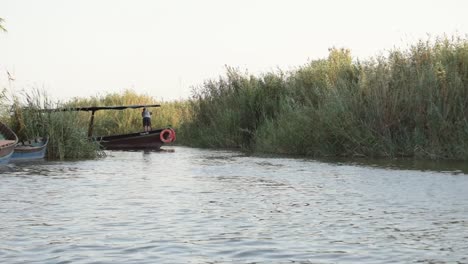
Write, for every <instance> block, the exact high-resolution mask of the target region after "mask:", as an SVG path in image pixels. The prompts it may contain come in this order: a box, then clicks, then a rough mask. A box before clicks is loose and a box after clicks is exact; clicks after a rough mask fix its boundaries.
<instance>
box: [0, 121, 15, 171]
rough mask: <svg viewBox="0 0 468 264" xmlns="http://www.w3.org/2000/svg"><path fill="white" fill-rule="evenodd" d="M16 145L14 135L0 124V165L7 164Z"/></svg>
mask: <svg viewBox="0 0 468 264" xmlns="http://www.w3.org/2000/svg"><path fill="white" fill-rule="evenodd" d="M17 143H18V137H17V136H16V134H15V133H14V132H13V131H12V130H11V129H10V128H9V127H8V126H6V125H5V124H3V123H1V122H0V165H4V164H7V163H8V162H9V161H10V159H11V157H12V155H13V151H14V149H15V146H16V144H17Z"/></svg>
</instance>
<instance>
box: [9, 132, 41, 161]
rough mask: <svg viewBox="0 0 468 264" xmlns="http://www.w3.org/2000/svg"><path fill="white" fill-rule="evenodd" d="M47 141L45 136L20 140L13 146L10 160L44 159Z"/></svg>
mask: <svg viewBox="0 0 468 264" xmlns="http://www.w3.org/2000/svg"><path fill="white" fill-rule="evenodd" d="M48 143H49V139H48V138H47V137H44V138H36V139H34V140H28V141H20V142H19V143H18V144H17V145H16V147H15V151H14V152H13V156H12V157H11V161H23V160H39V159H44V157H45V154H46V150H47V144H48Z"/></svg>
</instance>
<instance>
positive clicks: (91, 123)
mask: <svg viewBox="0 0 468 264" xmlns="http://www.w3.org/2000/svg"><path fill="white" fill-rule="evenodd" d="M149 107H161V105H160V104H149V105H118V106H88V107H68V108H56V109H42V110H41V111H42V112H67V111H84V112H91V119H90V120H89V127H88V137H92V136H93V130H94V113H95V112H96V111H99V110H125V109H138V108H149Z"/></svg>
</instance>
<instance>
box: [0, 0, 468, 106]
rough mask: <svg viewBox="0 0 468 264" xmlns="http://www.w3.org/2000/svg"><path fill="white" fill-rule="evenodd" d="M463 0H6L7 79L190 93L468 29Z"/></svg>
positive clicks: (2, 70)
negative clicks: (223, 80) (229, 77)
mask: <svg viewBox="0 0 468 264" xmlns="http://www.w3.org/2000/svg"><path fill="white" fill-rule="evenodd" d="M467 10H468V1H466V0H444V1H442V0H440V1H433V0H413V1H412V0H392V1H377V0H353V1H346V0H329V1H312V0H309V1H307V0H165V1H159V0H121V1H118V0H41V1H38V0H0V17H1V18H4V19H5V23H4V26H5V27H6V28H7V30H8V33H1V32H0V88H4V87H6V88H8V87H9V86H10V84H9V82H8V77H7V74H6V71H9V72H10V73H12V75H14V77H15V79H16V80H15V81H14V82H12V83H11V86H12V87H13V89H15V90H21V89H24V88H26V89H29V88H31V87H40V88H41V87H43V88H44V89H45V90H46V91H47V93H48V94H49V96H51V97H52V98H54V99H59V100H66V99H69V98H72V97H76V96H80V97H86V96H91V95H100V94H101V95H102V94H106V93H108V92H119V91H122V90H124V89H127V88H130V89H133V90H135V91H136V92H138V93H142V94H148V95H151V96H154V97H156V98H158V99H164V100H174V99H185V98H188V97H189V96H190V91H191V86H197V85H201V84H202V83H203V81H204V80H207V79H213V78H218V76H219V75H220V74H224V73H225V65H228V66H233V67H237V68H240V69H241V70H248V71H249V72H250V73H254V74H258V73H262V72H267V71H272V70H276V69H277V68H280V69H282V70H289V69H293V68H295V67H298V66H301V65H304V64H305V63H307V62H308V61H310V60H314V59H319V58H324V57H326V56H327V54H328V48H330V47H333V46H335V47H345V48H349V49H351V51H352V54H353V55H354V56H355V57H358V58H360V59H365V58H368V57H370V56H374V55H377V54H378V53H379V52H385V51H386V50H389V49H392V48H393V47H403V48H404V47H407V46H408V45H409V44H413V43H415V42H416V41H417V40H418V39H427V36H428V34H429V35H431V36H439V35H442V34H444V33H446V34H448V35H453V34H457V35H459V36H463V37H465V36H466V34H467V33H468V18H467V15H466V12H467Z"/></svg>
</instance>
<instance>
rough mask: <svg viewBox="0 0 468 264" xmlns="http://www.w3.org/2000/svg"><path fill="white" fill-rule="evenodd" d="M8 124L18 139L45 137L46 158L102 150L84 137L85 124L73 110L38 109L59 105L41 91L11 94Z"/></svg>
mask: <svg viewBox="0 0 468 264" xmlns="http://www.w3.org/2000/svg"><path fill="white" fill-rule="evenodd" d="M13 102H14V104H13V106H12V107H11V113H10V114H11V115H10V120H9V124H10V126H11V127H12V128H13V130H14V131H15V133H17V135H18V137H19V139H20V140H29V139H34V138H36V137H40V136H47V137H49V144H48V147H47V154H46V155H47V158H48V159H53V160H64V159H89V158H96V157H98V156H100V155H102V154H103V153H102V152H101V151H100V149H99V145H98V143H96V142H93V141H90V140H88V138H87V125H86V123H84V122H83V120H82V119H81V118H80V115H79V113H77V112H44V111H41V109H53V108H61V107H63V105H62V104H60V103H53V102H51V101H50V99H49V98H48V97H47V96H46V95H45V94H44V93H43V92H41V91H39V90H33V91H31V92H30V93H25V94H23V95H22V96H18V95H16V96H14V98H13Z"/></svg>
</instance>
